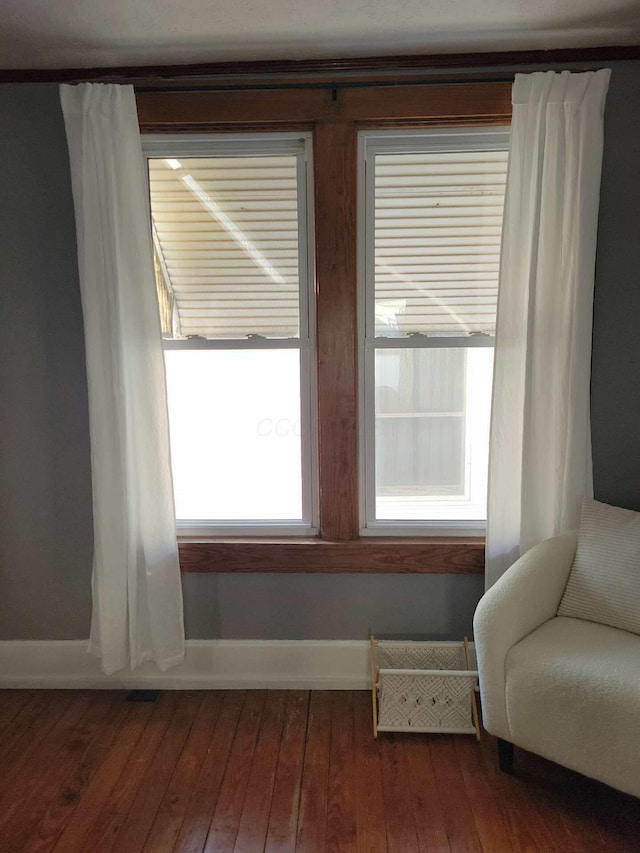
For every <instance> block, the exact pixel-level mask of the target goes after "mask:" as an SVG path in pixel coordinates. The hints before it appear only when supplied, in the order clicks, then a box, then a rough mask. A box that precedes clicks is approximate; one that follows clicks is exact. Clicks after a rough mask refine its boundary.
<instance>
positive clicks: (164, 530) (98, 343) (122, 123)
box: [60, 83, 184, 673]
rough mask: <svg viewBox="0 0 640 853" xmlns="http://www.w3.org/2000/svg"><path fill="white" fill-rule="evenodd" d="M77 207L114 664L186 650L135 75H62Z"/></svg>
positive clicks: (102, 593)
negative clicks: (130, 79)
mask: <svg viewBox="0 0 640 853" xmlns="http://www.w3.org/2000/svg"><path fill="white" fill-rule="evenodd" d="M60 97H61V102H62V109H63V113H64V120H65V126H66V132H67V143H68V148H69V157H70V163H71V179H72V187H73V199H74V206H75V214H76V231H77V241H78V265H79V272H80V287H81V295H82V309H83V317H84V331H85V347H86V360H87V378H88V388H89V419H90V430H91V470H92V480H93V517H94V563H93V577H92V590H93V615H92V623H91V640H90V645H89V648H90V650H91V651H92V652H94V653H95V654H97V655H98V656H99V657H100V658H101V663H102V669H103V671H104V672H105V673H112V672H116V671H117V670H119V669H122V668H123V667H125V666H129V667H130V668H131V669H134V668H135V667H137V666H138V665H139V664H141V663H143V662H144V661H147V660H153V661H155V662H156V664H157V665H158V667H159V668H160V669H163V670H164V669H167V668H168V667H170V666H173V665H174V664H177V663H179V662H180V661H181V660H182V659H183V657H184V626H183V608H182V590H181V585H180V569H179V563H178V549H177V542H176V525H175V513H174V505H173V487H172V479H171V464H170V450H169V426H168V417H167V403H166V387H165V373H164V360H163V353H162V341H161V332H160V321H159V314H158V307H157V302H156V298H157V297H156V291H155V283H154V268H153V249H152V239H151V229H150V217H149V208H148V201H147V191H146V181H145V173H144V161H143V157H142V150H141V145H140V134H139V129H138V117H137V111H136V102H135V96H134V93H133V87H131V86H116V85H104V84H91V83H84V84H81V85H79V86H67V85H63V86H61V87H60Z"/></svg>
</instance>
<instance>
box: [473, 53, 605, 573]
mask: <svg viewBox="0 0 640 853" xmlns="http://www.w3.org/2000/svg"><path fill="white" fill-rule="evenodd" d="M610 73H611V72H610V71H609V70H608V69H604V70H601V71H596V72H588V73H584V74H571V73H569V72H568V71H563V72H562V73H559V74H557V73H555V72H553V71H548V72H540V73H535V74H526V75H525V74H517V75H516V79H515V84H514V88H513V120H512V130H511V150H510V154H509V169H508V175H507V189H506V198H505V211H504V224H503V236H502V254H501V265H500V287H499V297H498V324H497V332H496V354H495V372H494V396H493V408H492V425H491V441H490V463H489V508H488V523H487V569H486V580H487V586H491V585H492V584H493V583H494V582H495V581H496V580H497V579H498V578H499V577H500V575H501V574H502V573H503V572H504V571H505V570H506V569H507V568H508V567H509V566H510V565H511V564H512V563H513V562H514V561H515V560H516V559H517V558H518V557H519V556H520V554H521V553H523V552H524V551H526V550H527V549H528V548H530V547H531V546H532V545H534V544H536V543H537V542H539V541H541V540H543V539H546V538H548V537H550V536H553V535H555V534H556V533H560V532H562V531H564V530H568V529H571V528H574V527H577V526H578V522H579V513H580V506H581V502H582V498H583V497H584V496H585V495H592V494H593V484H592V472H591V436H590V414H589V384H590V373H591V326H592V317H593V281H594V268H595V253H596V230H597V221H598V203H599V195H600V174H601V168H602V149H603V113H604V103H605V98H606V93H607V88H608V85H609V77H610Z"/></svg>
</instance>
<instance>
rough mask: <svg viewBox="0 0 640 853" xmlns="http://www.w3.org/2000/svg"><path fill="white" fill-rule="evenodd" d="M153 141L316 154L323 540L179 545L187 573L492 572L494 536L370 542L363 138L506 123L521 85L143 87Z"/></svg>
mask: <svg viewBox="0 0 640 853" xmlns="http://www.w3.org/2000/svg"><path fill="white" fill-rule="evenodd" d="M137 103H138V116H139V121H140V129H141V132H142V133H196V132H200V133H202V132H211V133H215V132H231V131H238V130H245V131H249V130H272V131H276V130H285V129H286V130H300V131H303V130H304V131H308V130H311V131H312V133H313V152H314V178H315V181H314V183H315V187H314V204H315V245H316V253H315V254H316V291H315V296H316V335H317V393H318V480H319V500H320V512H319V530H320V532H319V535H318V537H316V538H314V539H299V538H293V537H292V538H290V539H282V538H279V539H274V538H271V539H257V538H253V537H252V538H244V539H230V538H222V537H199V538H194V537H186V536H185V537H180V541H179V548H180V565H181V568H182V570H183V571H185V572H192V571H193V572H207V571H212V572H230V571H231V572H265V571H266V572H344V571H346V572H411V573H431V572H434V573H443V572H453V573H477V572H482V571H484V537H481V536H478V537H455V538H451V537H449V538H443V537H420V538H405V537H402V538H400V537H376V538H372V537H360V535H359V527H360V523H359V522H360V519H359V495H358V491H359V464H358V454H359V431H358V430H359V426H358V393H359V389H358V280H357V228H358V210H357V202H358V131H359V130H371V129H384V128H392V127H393V128H398V127H405V128H416V127H420V126H437V125H439V126H464V125H505V124H510V121H511V84H510V83H505V82H499V83H480V82H478V83H462V84H461V83H455V84H441V83H440V84H429V85H414V84H412V83H411V81H410V80H404V81H398V83H397V85H394V86H389V85H388V81H385V85H381V86H376V85H375V84H371V83H368V84H367V85H365V86H353V85H352V86H345V87H340V86H339V85H335V86H329V85H327V87H326V88H303V87H300V88H297V87H295V88H294V87H292V88H276V87H275V85H274V88H273V89H264V88H259V89H258V88H256V89H246V88H242V89H240V90H237V91H229V90H211V91H161V92H153V91H140V92H138V93H137Z"/></svg>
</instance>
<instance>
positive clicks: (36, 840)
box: [23, 692, 128, 853]
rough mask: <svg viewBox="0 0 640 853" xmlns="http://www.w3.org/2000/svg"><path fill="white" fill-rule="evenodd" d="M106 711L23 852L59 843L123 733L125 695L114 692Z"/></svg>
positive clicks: (44, 851)
mask: <svg viewBox="0 0 640 853" xmlns="http://www.w3.org/2000/svg"><path fill="white" fill-rule="evenodd" d="M104 698H105V701H106V700H107V699H108V697H107V696H106V695H105V697H104ZM106 710H107V714H106V718H105V721H104V723H103V725H102V726H101V727H100V730H99V731H98V733H97V736H96V737H95V738H94V740H93V741H92V742H91V743H90V744H89V746H88V748H87V749H86V751H85V753H84V755H83V756H82V759H81V761H80V764H79V765H78V766H77V767H75V768H73V770H72V771H71V772H70V773H69V775H68V776H67V777H66V778H65V779H64V780H62V784H61V785H60V786H59V788H58V790H57V791H56V794H55V796H54V797H53V798H52V799H51V801H50V803H49V805H48V807H47V810H46V812H45V815H44V817H43V819H42V821H41V823H40V825H39V826H38V827H37V829H36V831H35V833H34V834H33V836H32V838H31V839H30V840H26V839H25V844H24V846H23V853H48V851H49V850H51V849H52V848H53V847H54V846H55V844H56V842H57V840H58V838H59V837H60V835H61V833H62V831H63V829H64V827H65V826H66V824H67V823H68V821H69V820H70V819H71V816H72V815H73V813H74V811H75V810H76V809H77V808H78V806H79V804H80V801H81V800H82V798H83V795H84V792H85V790H86V789H87V788H88V786H89V784H90V782H91V780H92V778H93V777H94V775H95V773H96V772H97V771H98V769H99V768H100V767H101V766H102V764H103V762H104V761H105V759H106V757H107V755H108V754H109V751H110V750H111V748H112V746H113V744H114V742H115V741H116V739H117V738H118V737H119V736H120V735H121V734H122V733H123V729H124V725H125V722H126V720H127V712H128V708H127V703H126V702H125V701H124V697H123V695H122V694H121V693H118V692H114V694H113V698H112V701H111V702H106Z"/></svg>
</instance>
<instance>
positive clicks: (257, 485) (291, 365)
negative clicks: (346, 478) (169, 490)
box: [165, 350, 302, 521]
mask: <svg viewBox="0 0 640 853" xmlns="http://www.w3.org/2000/svg"><path fill="white" fill-rule="evenodd" d="M165 360H166V366H167V385H168V399H169V421H170V426H171V453H172V463H173V480H174V492H175V499H176V515H177V518H178V519H202V520H204V519H207V520H214V521H220V520H243V521H252V520H253V521H255V520H273V521H285V520H301V519H302V465H301V458H302V457H301V439H300V353H299V351H298V350H167V351H166V352H165Z"/></svg>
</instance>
